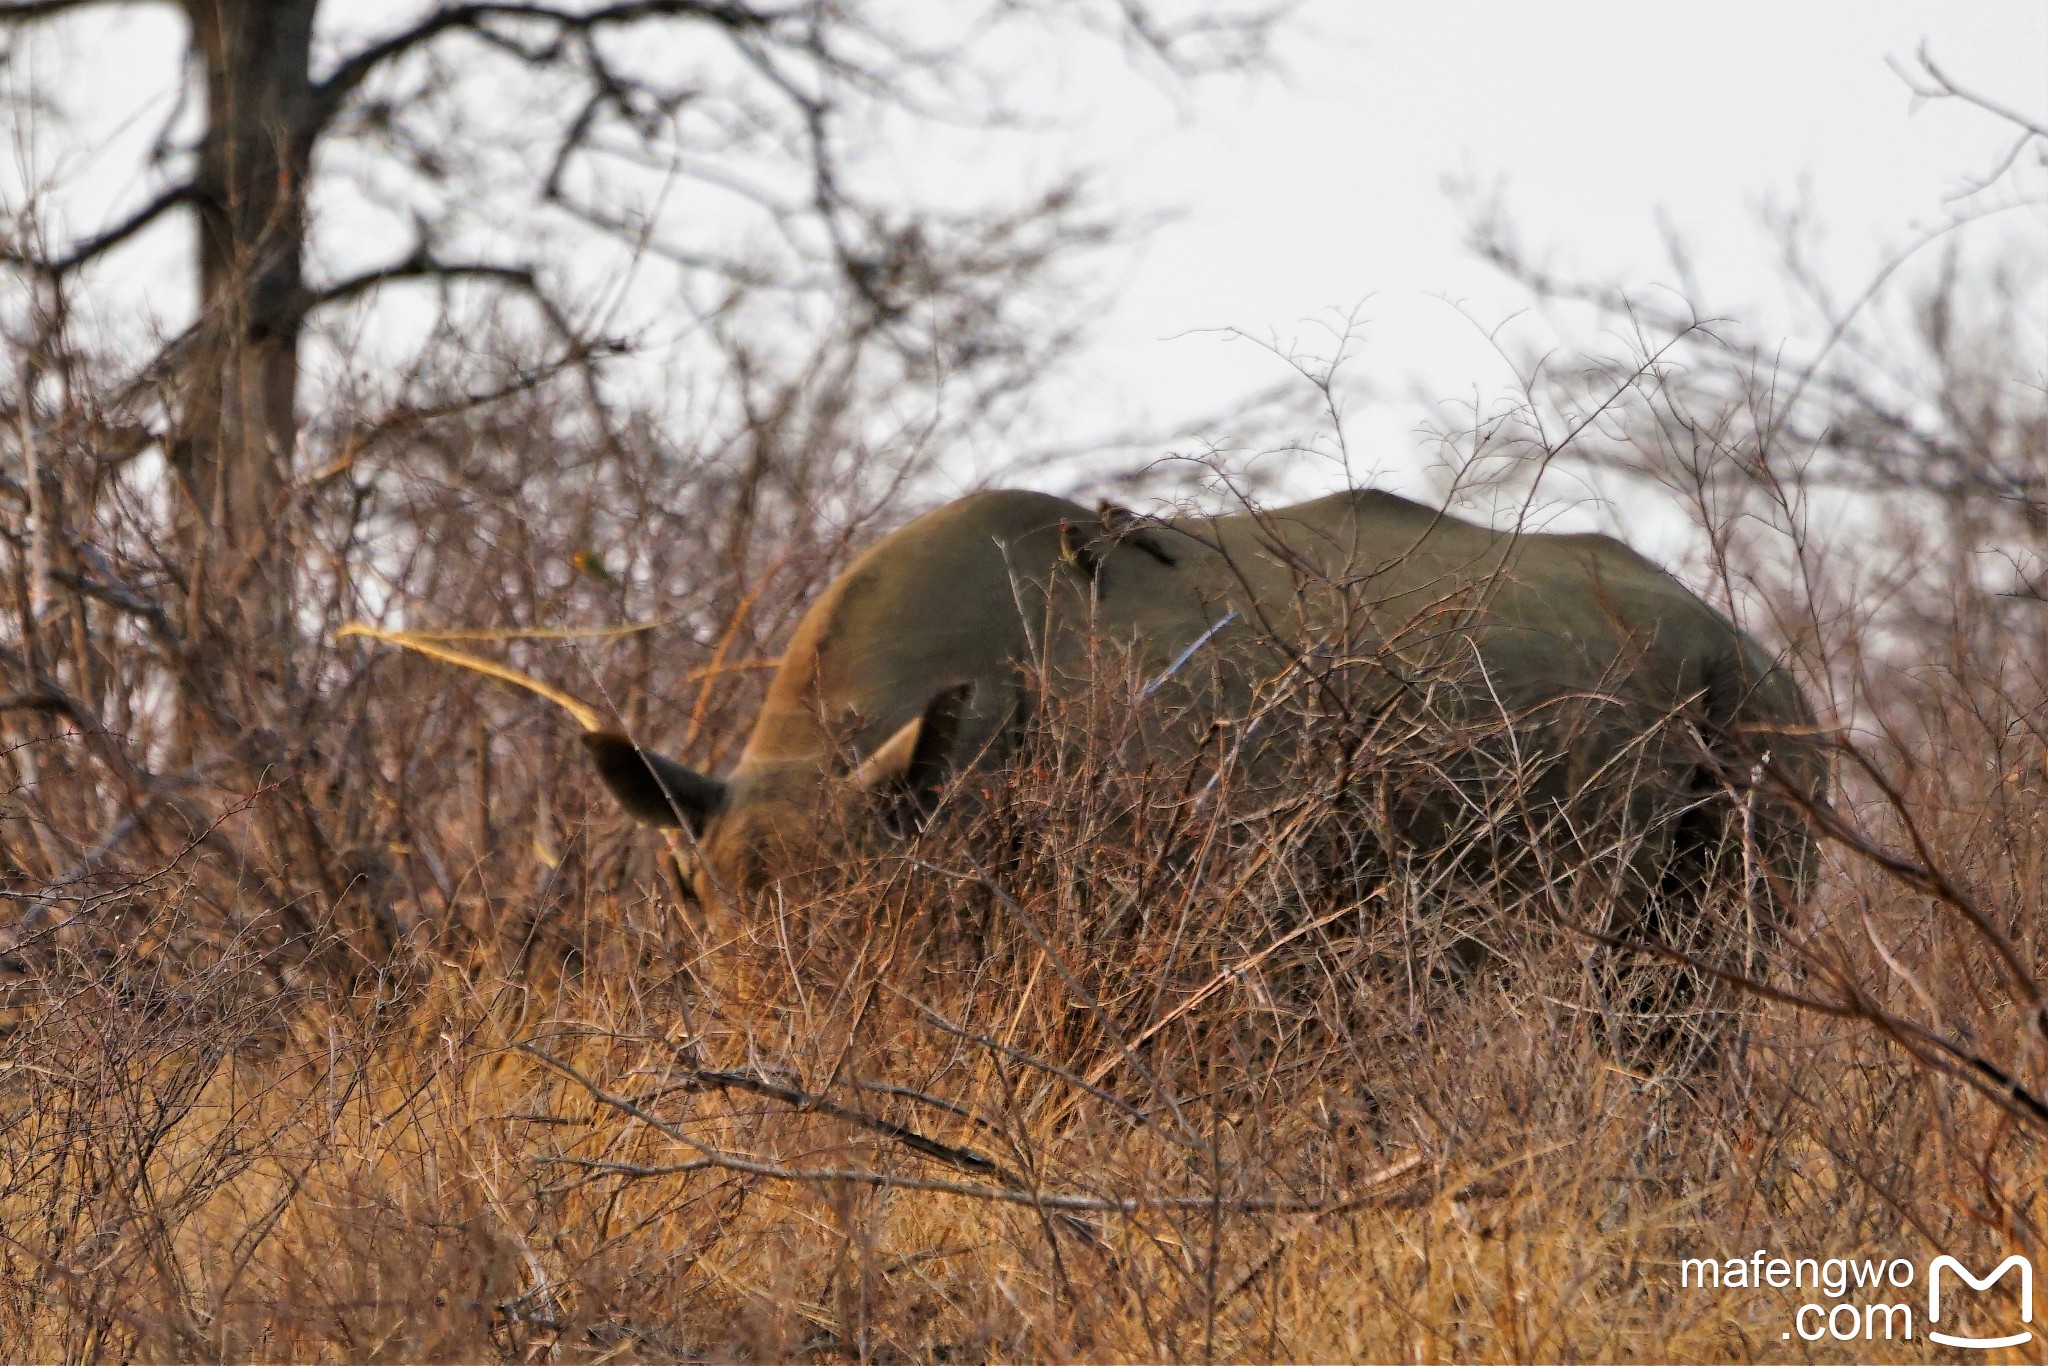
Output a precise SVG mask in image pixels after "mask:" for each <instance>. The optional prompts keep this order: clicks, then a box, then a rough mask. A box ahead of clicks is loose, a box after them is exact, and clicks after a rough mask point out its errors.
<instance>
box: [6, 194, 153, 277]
mask: <svg viewBox="0 0 2048 1366" xmlns="http://www.w3.org/2000/svg"><path fill="white" fill-rule="evenodd" d="M191 198H192V183H191V182H190V181H186V182H184V183H182V184H178V185H173V186H172V187H171V188H170V189H168V190H165V191H164V192H163V193H162V194H160V195H158V196H157V197H156V198H155V199H152V200H150V201H149V202H148V203H147V204H144V205H143V206H142V207H141V208H139V209H137V210H136V211H135V212H134V213H132V214H130V215H128V217H126V218H124V219H122V220H121V221H120V222H119V223H116V224H115V225H114V226H113V227H111V228H108V229H106V230H105V231H103V232H101V233H98V234H97V235H95V236H92V237H88V238H87V239H86V240H85V241H83V242H80V243H79V244H78V245H76V246H74V247H73V248H71V250H70V251H68V252H66V253H65V254H64V255H62V256H60V257H58V258H57V259H55V260H45V259H43V258H40V257H37V256H33V255H30V254H28V253H26V252H21V251H13V250H9V251H4V252H0V262H4V263H5V264H7V265H10V266H25V267H27V268H28V269H30V270H33V271H36V272H38V273H39V274H43V275H68V274H70V273H71V272H72V271H74V270H77V269H78V268H79V267H80V266H82V265H85V264H86V263H87V262H89V261H91V260H93V259H94V258H95V257H98V256H101V255H103V254H105V253H106V252H109V251H111V250H113V249H114V248H115V247H118V246H120V245H121V243H123V242H125V241H127V240H128V239H129V238H131V237H133V236H134V235H135V234H136V233H138V232H141V231H142V230H143V229H144V228H146V227H148V226H149V225H150V224H152V223H154V222H156V220H157V219H159V218H161V217H163V216H164V215H165V214H166V213H169V212H170V211H171V210H172V209H175V208H177V207H178V206H179V205H181V204H184V203H186V202H187V201H188V200H190V199H191Z"/></svg>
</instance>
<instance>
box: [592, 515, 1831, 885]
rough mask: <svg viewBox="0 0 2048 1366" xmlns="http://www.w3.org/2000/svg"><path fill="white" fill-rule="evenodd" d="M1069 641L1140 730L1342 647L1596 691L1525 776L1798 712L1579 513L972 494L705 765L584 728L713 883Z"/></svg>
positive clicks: (945, 732)
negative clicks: (1662, 737) (706, 771)
mask: <svg viewBox="0 0 2048 1366" xmlns="http://www.w3.org/2000/svg"><path fill="white" fill-rule="evenodd" d="M1112 520H1114V521H1115V522H1116V523H1117V524H1115V525H1112V524H1110V522H1111V521H1112ZM1088 640H1092V641H1095V642H1098V643H1101V642H1106V643H1108V644H1110V645H1111V646H1117V647H1127V649H1126V651H1125V652H1124V653H1122V654H1119V655H1117V657H1118V658H1119V659H1120V660H1124V661H1128V664H1126V667H1129V666H1130V665H1135V666H1136V667H1137V668H1139V669H1142V670H1143V671H1144V674H1145V676H1146V677H1148V678H1164V679H1166V682H1165V685H1164V686H1161V687H1159V688H1158V689H1157V690H1156V691H1155V692H1154V694H1153V695H1152V696H1151V698H1150V701H1149V702H1148V704H1147V705H1152V706H1156V708H1157V709H1158V710H1159V712H1160V713H1161V715H1162V717H1167V716H1169V715H1170V716H1176V717H1178V718H1179V719H1178V720H1162V722H1161V723H1160V726H1159V728H1158V730H1157V734H1158V735H1159V736H1160V737H1161V738H1162V739H1163V740H1165V741H1166V742H1167V743H1171V740H1170V737H1171V736H1173V735H1176V734H1178V735H1196V734H1200V733H1201V732H1202V731H1203V730H1205V729H1206V728H1207V727H1206V719H1209V718H1216V717H1226V716H1227V717H1236V718H1240V719H1242V718H1243V717H1245V716H1246V715H1247V713H1248V712H1249V711H1251V710H1255V709H1257V708H1258V707H1259V706H1260V704H1261V703H1262V701H1264V700H1265V699H1268V698H1270V696H1271V695H1272V693H1273V690H1274V689H1275V687H1276V686H1284V685H1285V684H1286V683H1287V681H1288V680H1289V679H1292V680H1293V681H1294V682H1295V683H1296V684H1299V682H1300V681H1301V680H1302V679H1303V678H1305V677H1309V676H1312V675H1315V674H1316V673H1317V672H1318V671H1323V672H1325V673H1327V672H1328V671H1329V670H1331V669H1332V668H1333V667H1337V666H1340V665H1342V664H1343V663H1344V661H1350V664H1349V666H1348V668H1349V673H1348V675H1347V676H1348V677H1351V678H1353V679H1354V680H1355V679H1357V678H1359V677H1361V676H1368V677H1369V678H1370V679H1373V680H1377V681H1376V682H1370V683H1368V684H1367V688H1368V691H1370V690H1371V689H1375V688H1376V689H1378V690H1380V691H1381V692H1382V693H1383V694H1384V695H1385V696H1387V697H1389V698H1392V697H1395V696H1396V695H1399V694H1402V693H1404V692H1407V693H1413V692H1417V691H1430V690H1434V691H1435V692H1436V693H1437V694H1439V695H1438V696H1437V697H1435V698H1434V699H1433V700H1432V701H1431V702H1430V703H1429V704H1428V707H1427V711H1428V713H1429V714H1431V715H1436V716H1445V715H1453V714H1459V713H1460V712H1462V713H1463V714H1469V715H1471V716H1473V717H1484V716H1487V715H1491V716H1494V717H1497V718H1498V717H1520V718H1523V720H1524V721H1525V722H1528V723H1530V724H1534V725H1536V726H1538V727H1542V726H1544V725H1547V724H1549V723H1548V722H1547V721H1545V720H1544V717H1545V715H1546V712H1545V708H1546V706H1550V705H1553V704H1557V703H1559V702H1560V700H1561V699H1565V700H1574V701H1577V702H1580V703H1583V702H1584V700H1585V699H1587V698H1597V699H1599V704H1598V705H1597V706H1594V707H1592V708H1591V709H1588V707H1587V706H1585V705H1580V706H1578V708H1577V710H1576V711H1575V712H1574V718H1575V719H1573V720H1572V721H1571V722H1570V723H1569V724H1571V725H1572V726H1573V727H1575V731H1574V734H1575V737H1576V738H1575V739H1573V740H1572V741H1570V742H1569V743H1570V745H1571V747H1572V750H1573V752H1572V753H1570V754H1569V755H1567V756H1564V757H1565V758H1566V759H1567V762H1564V763H1561V764H1557V765H1552V766H1550V768H1549V769H1547V770H1546V771H1545V772H1546V776H1545V777H1544V778H1543V779H1542V781H1543V783H1544V784H1545V785H1546V788H1547V789H1548V795H1551V796H1562V795H1564V794H1565V792H1566V791H1567V790H1568V789H1569V788H1570V786H1571V785H1572V784H1573V783H1574V782H1576V781H1579V780H1581V779H1582V778H1583V776H1584V774H1586V773H1587V772H1589V771H1592V770H1595V769H1599V768H1600V767H1601V766H1602V765H1607V766H1609V767H1612V766H1613V761H1614V759H1615V755H1616V754H1617V753H1618V752H1619V751H1620V750H1621V749H1622V748H1624V747H1625V746H1626V744H1627V742H1628V741H1629V739H1630V738H1632V737H1633V736H1635V735H1639V734H1641V733H1642V731H1643V728H1644V727H1645V726H1647V725H1654V724H1655V723H1656V722H1657V721H1658V720H1660V719H1664V718H1668V717H1669V716H1671V715H1675V714H1681V713H1682V714H1685V715H1688V716H1690V717H1692V718H1694V719H1695V720H1697V721H1698V722H1700V723H1702V725H1701V729H1702V730H1703V731H1704V732H1707V733H1716V734H1720V735H1723V736H1726V735H1731V734H1735V733H1738V732H1749V733H1752V734H1755V733H1759V732H1761V733H1765V734H1775V735H1778V736H1796V735H1798V734H1799V733H1800V732H1802V731H1804V730H1806V729H1808V728H1810V726H1811V722H1812V716H1811V712H1810V710H1809V708H1808V707H1807V704H1806V702H1805V699H1804V698H1803V696H1802V695H1801V693H1800V691H1799V689H1798V687H1797V685H1796V684H1795V683H1794V682H1793V680H1792V679H1791V677H1790V676H1789V675H1788V674H1786V673H1785V672H1784V671H1783V670H1782V669H1780V668H1778V667H1776V666H1775V665H1774V664H1773V662H1772V661H1771V659H1770V657H1769V656H1768V655H1767V654H1766V653H1764V651H1763V650H1762V649H1761V648H1760V647H1759V646H1758V645H1757V644H1756V643H1755V642H1754V641H1752V640H1750V639H1749V638H1748V637H1747V636H1745V635H1743V634H1742V633H1741V632H1739V631H1738V630H1736V629H1735V628H1734V627H1733V626H1732V625H1730V624H1729V622H1728V621H1727V620H1726V619H1724V618H1723V617H1721V616H1720V615H1719V614H1718V613H1716V612H1715V611H1713V610H1712V609H1711V608H1709V607H1708V606H1707V605H1706V604H1704V603H1703V602H1701V601H1700V600H1699V599H1698V598H1697V597H1695V596H1694V595H1693V594H1691V593H1690V592H1688V591H1687V590H1686V589H1685V588H1684V587H1683V586H1682V585H1681V584H1679V583H1678V581H1677V580H1675V579H1673V578H1672V577H1671V576H1670V575H1668V574H1666V573H1664V572H1663V571H1662V570H1660V569H1658V568H1657V567H1656V566H1655V565H1653V564H1651V563H1650V562H1649V561H1648V560H1646V559H1644V558H1643V557H1642V556H1640V555H1637V554H1636V553H1635V552H1634V551H1632V550H1630V549H1629V548H1628V547H1626V546H1624V545H1623V544H1621V543H1620V542H1618V541H1616V540H1613V539H1612V538H1609V537H1606V536H1599V535H1541V534H1514V533H1505V532H1495V531H1491V530H1488V529H1486V528H1483V527H1479V526H1475V525H1473V524H1471V523H1468V522H1464V521H1461V520H1459V519H1457V518H1454V517H1451V516H1448V515H1446V514H1443V513H1438V512H1434V511H1432V510H1430V509H1428V508H1425V507H1423V506H1421V505H1419V504H1416V503H1413V502H1410V501H1408V500H1406V499H1402V498H1398V497H1395V496H1393V495H1390V494H1385V493H1377V492H1361V493H1349V494H1339V495H1335V496H1332V497H1328V498H1322V499H1318V500H1316V501H1313V502H1309V503H1304V504H1300V505H1298V506H1296V507H1292V508H1287V509H1283V510H1280V511H1278V512H1274V513H1269V514H1250V513H1241V514H1233V515H1228V516H1215V517H1209V516H1195V517H1188V518H1182V519H1179V520H1173V521H1146V522H1144V523H1142V525H1141V526H1139V525H1127V524H1123V521H1122V519H1106V518H1105V517H1104V516H1102V515H1099V514H1098V513H1096V512H1092V511H1090V510H1089V509H1086V508H1083V507H1081V506H1079V505H1078V504H1075V503H1072V502H1069V501H1066V500H1064V499H1059V498H1054V497H1050V496H1047V495H1043V494H1036V493H1024V492H993V493H983V494H976V495H973V496H971V497H968V498H963V499H961V500H959V501H957V502H954V503H951V504H948V505H946V506H944V507H941V508H939V509H937V510H935V511H933V512H931V513H929V514H927V515H925V516H923V517H920V518H918V519H917V520H915V521H913V522H911V523H909V524H908V525H906V526H904V527H903V528H901V529H900V530H898V531H896V532H894V533H893V534H891V535H889V536H887V537H885V538H883V539H882V540H881V541H880V542H878V543H877V544H876V545H875V546H874V547H873V548H871V549H870V550H868V551H867V552H866V553H865V554H864V555H862V556H861V557H860V558H859V559H858V560H857V561H856V562H855V563H854V564H853V565H852V566H851V567H850V568H849V569H848V570H847V571H846V572H845V573H844V574H842V575H841V576H840V577H839V579H838V580H837V581H836V582H834V583H833V584H832V586H831V587H830V588H829V589H828V590H827V591H826V593H825V594H824V595H823V596H822V597H821V598H820V599H819V600H818V601H817V602H816V603H815V604H814V605H813V606H812V607H811V609H810V610H809V611H808V612H807V613H806V614H805V616H804V618H803V620H802V622H801V623H800V624H799V626H798V627H797V630H796V634H795V637H794V638H793V639H792V641H791V642H790V645H789V648H788V651H787V653H786V656H785V658H784V661H783V663H782V665H781V667H780V670H779V671H778V673H777V674H776V676H775V678H774V681H773V683H772V684H771V686H770V688H769V692H768V697H767V701H766V703H765V705H764V706H763V708H762V711H761V715H760V717H759V719H758V721H757V722H756V723H755V726H754V729H753V732H752V735H751V736H750V738H749V739H748V741H747V744H746V747H745V750H744V751H743V753H742V754H741V756H740V759H739V763H738V765H737V767H736V768H735V769H734V771H733V772H732V773H731V774H730V775H729V776H728V777H727V778H726V779H725V780H724V781H723V782H722V783H720V782H718V781H717V780H713V779H707V778H703V777H702V776H700V775H696V774H693V773H691V772H690V771H689V770H686V769H683V768H681V766H679V765H674V764H671V763H669V762H668V761H666V760H659V759H656V758H654V757H653V756H646V757H645V758H644V759H643V758H642V756H641V754H640V752H638V751H636V750H635V749H634V748H633V747H631V746H630V745H629V744H628V743H627V742H625V741H624V740H622V739H621V738H619V737H612V736H604V735H596V736H591V737H588V738H589V740H590V743H591V749H592V752H593V754H594V755H595V756H596V757H597V759H598V762H599V766H600V769H601V771H602V772H603V773H604V775H605V777H606V779H607V781H608V782H609V783H610V784H611V786H612V788H613V790H614V791H615V792H617V793H618V794H619V796H620V798H621V800H622V801H623V802H624V803H625V804H626V805H627V806H628V808H629V809H631V810H633V811H634V812H635V813H636V814H638V815H640V816H642V818H644V819H652V820H656V821H657V822H660V823H666V824H679V823H680V824H687V825H689V826H691V827H692V828H693V829H694V831H695V833H696V835H697V837H698V842H699V845H700V847H701V848H702V850H703V852H704V855H705V859H704V868H703V871H702V873H701V875H700V879H699V883H700V890H701V891H715V890H726V891H730V890H732V889H735V888H742V887H745V886H747V885H750V884H753V883H756V882H758V881H759V880H761V879H762V878H764V877H771V876H774V875H775V874H776V873H778V872H779V871H781V867H780V866H779V864H778V859H777V855H778V851H779V850H781V849H783V848H784V847H786V846H787V845H789V843H790V842H791V840H790V837H791V836H792V835H793V834H795V833H797V832H800V831H802V830H804V829H805V828H807V827H808V825H809V824H810V823H811V822H812V821H813V820H814V819H815V815H816V813H817V811H818V809H819V805H820V801H819V798H820V793H821V792H822V791H823V790H825V789H826V788H827V787H829V786H830V785H831V784H833V783H835V782H839V781H842V780H843V778H842V776H841V775H846V774H848V772H849V770H851V771H852V774H853V776H854V777H855V778H856V779H857V780H858V781H861V782H864V783H868V784H870V785H872V784H873V783H874V782H875V781H877V780H878V779H879V780H888V779H896V780H899V781H900V780H902V779H903V778H905V776H906V775H908V776H909V777H911V778H912V779H916V780H919V781H927V782H928V781H929V780H930V779H931V778H932V777H933V776H935V775H937V774H938V773H942V772H944V771H948V770H952V769H957V768H958V767H960V766H961V765H964V764H971V763H975V762H983V763H987V762H991V761H992V760H994V759H997V758H999V757H1000V755H1001V753H1002V751H1003V750H1004V748H1005V745H1006V744H1007V740H1008V736H1009V734H1010V733H1011V731H1010V727H1011V726H1012V723H1013V721H1014V720H1015V719H1016V718H1017V717H1019V716H1020V715H1021V714H1023V712H1024V711H1025V709H1028V707H1029V706H1030V704H1031V700H1032V699H1031V695H1030V694H1031V689H1030V687H1029V686H1028V685H1027V683H1026V678H1027V676H1030V677H1035V678H1037V679H1039V680H1041V682H1042V683H1043V684H1044V685H1046V686H1051V687H1053V688H1056V689H1060V690H1063V691H1064V690H1079V689H1083V688H1086V687H1088V686H1091V685H1092V682H1093V680H1092V679H1091V678H1090V675H1089V668H1090V662H1091V660H1093V659H1096V658H1098V657H1100V656H1099V654H1098V653H1095V652H1091V651H1090V650H1089V649H1088V648H1087V646H1086V644H1085V641H1088ZM1191 647H1193V648H1192V649H1191ZM1112 653H1113V654H1115V653H1116V652H1114V651H1112ZM1360 660H1370V661H1372V662H1371V663H1370V664H1368V665H1365V666H1364V667H1363V668H1362V669H1361V667H1360V666H1359V664H1358V663H1357V661H1360ZM1169 674H1170V675H1171V677H1170V678H1167V675H1169ZM1447 698H1448V706H1447ZM1368 700H1369V699H1368ZM1204 713H1206V714H1207V715H1206V717H1205V715H1204ZM1558 714H1559V716H1560V717H1562V715H1563V713H1562V712H1559V713H1558ZM1267 719H1268V720H1272V718H1267ZM1190 720H1192V721H1194V722H1196V723H1198V724H1193V725H1190V724H1188V722H1189V721H1190ZM1558 724H1559V725H1563V724H1566V722H1564V721H1563V720H1560V721H1559V722H1558ZM1284 728H1285V725H1284V722H1280V721H1274V722H1273V724H1272V725H1269V726H1267V727H1266V730H1265V732H1264V734H1263V735H1261V736H1260V738H1259V741H1258V745H1257V746H1255V747H1254V749H1253V752H1252V754H1251V756H1250V758H1249V760H1248V762H1249V763H1250V765H1251V767H1253V768H1254V769H1256V768H1257V767H1258V764H1259V759H1258V754H1259V753H1260V752H1261V747H1263V752H1265V753H1268V754H1278V753H1284V751H1285V746H1286V744H1287V736H1286V734H1285V733H1284ZM1768 743H1769V742H1768V741H1765V742H1763V743H1761V744H1758V745H1757V746H1755V748H1759V749H1760V748H1764V747H1765V746H1766V745H1767V744H1768ZM1789 744H1790V745H1792V746H1796V745H1797V741H1796V740H1791V741H1789ZM1787 746H1788V742H1787V741H1785V740H1780V741H1779V749H1780V759H1781V760H1782V759H1783V758H1784V757H1785V754H1786V750H1787ZM1675 753H1676V751H1675V750H1673V749H1672V748H1671V747H1670V746H1665V747H1663V748H1662V749H1659V750H1658V751H1657V752H1656V753H1653V754H1651V755H1649V756H1648V757H1647V758H1646V759H1645V758H1642V757H1637V758H1634V759H1631V761H1630V762H1631V763H1632V764H1633V765H1634V766H1635V768H1636V769H1638V770H1640V771H1642V772H1643V773H1644V774H1645V782H1650V781H1651V780H1653V779H1654V781H1655V782H1656V783H1657V784H1660V785H1663V786H1665V787H1669V785H1670V782H1671V779H1672V776H1673V775H1672V774H1670V773H1668V772H1657V771H1656V770H1658V769H1660V766H1667V761H1669V762H1684V763H1692V762H1695V759H1694V758H1693V757H1692V756H1687V757H1685V758H1683V759H1682V760H1680V759H1674V758H1673V757H1672V756H1673V755H1674V754H1675ZM1802 762H1804V763H1805V767H1804V768H1803V769H1799V770H1798V771H1799V772H1801V773H1803V774H1804V775H1805V779H1806V780H1807V781H1808V782H1809V785H1810V784H1812V783H1817V782H1818V776H1817V771H1816V770H1815V768H1814V766H1813V764H1812V762H1811V761H1810V759H1809V760H1804V761H1802ZM1680 781H1681V785H1682V778H1681V779H1680Z"/></svg>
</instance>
